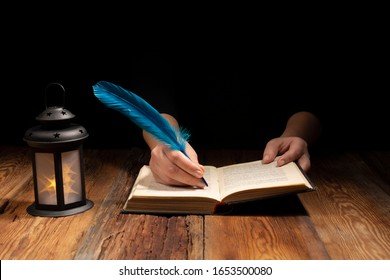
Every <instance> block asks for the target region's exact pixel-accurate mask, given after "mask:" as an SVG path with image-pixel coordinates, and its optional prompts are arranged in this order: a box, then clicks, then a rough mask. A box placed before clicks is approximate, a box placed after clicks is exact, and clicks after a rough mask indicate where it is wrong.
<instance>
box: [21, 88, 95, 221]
mask: <svg viewBox="0 0 390 280" xmlns="http://www.w3.org/2000/svg"><path fill="white" fill-rule="evenodd" d="M51 85H59V86H60V87H61V89H62V96H63V100H62V103H64V100H65V89H64V88H63V87H62V85H60V84H57V83H51V84H49V85H48V87H49V86H51ZM48 87H46V91H47V89H48ZM45 94H46V95H45V102H46V104H45V105H46V110H44V111H43V112H42V113H41V114H40V115H38V116H37V117H36V120H37V121H39V122H40V125H37V126H35V127H32V128H30V129H28V130H27V131H26V133H25V135H24V138H23V140H24V141H26V142H27V144H28V145H29V146H30V147H31V148H32V167H33V177H34V196H35V201H34V203H33V204H32V205H30V206H29V207H28V208H27V212H28V213H29V214H31V215H33V216H47V217H61V216H69V215H73V214H77V213H81V212H84V211H87V210H88V209H90V208H92V207H93V202H92V201H90V200H87V199H86V194H85V182H84V167H83V147H82V143H83V141H84V140H85V139H86V138H87V137H88V133H87V131H86V129H85V128H84V127H83V126H81V125H78V124H75V123H73V122H72V120H73V119H74V117H75V115H73V114H72V113H71V112H69V111H68V110H67V109H65V108H64V106H63V105H64V104H62V105H61V106H48V104H47V92H45Z"/></svg>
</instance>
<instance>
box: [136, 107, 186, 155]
mask: <svg viewBox="0 0 390 280" xmlns="http://www.w3.org/2000/svg"><path fill="white" fill-rule="evenodd" d="M161 115H162V116H163V117H164V118H165V119H167V121H168V122H169V123H170V124H171V125H172V126H173V127H177V128H178V127H179V123H178V122H177V120H176V119H175V118H174V117H173V116H171V115H169V114H164V113H162V114H161ZM142 136H143V138H144V140H145V142H146V144H147V145H148V146H149V148H150V149H151V150H152V149H153V148H154V147H155V146H156V145H157V144H158V143H159V141H158V140H157V139H156V138H154V137H153V136H152V135H151V134H149V133H148V132H146V131H145V130H143V131H142Z"/></svg>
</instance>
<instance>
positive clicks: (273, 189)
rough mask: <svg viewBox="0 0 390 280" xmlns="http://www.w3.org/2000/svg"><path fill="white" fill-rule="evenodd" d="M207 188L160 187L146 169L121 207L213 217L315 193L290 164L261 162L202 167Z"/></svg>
mask: <svg viewBox="0 0 390 280" xmlns="http://www.w3.org/2000/svg"><path fill="white" fill-rule="evenodd" d="M204 178H205V179H206V181H207V183H208V187H205V188H204V189H202V188H197V187H191V186H188V187H182V186H180V187H179V186H170V185H163V184H159V183H157V182H156V181H155V179H154V177H153V174H152V172H151V170H150V168H149V166H148V165H144V166H143V167H142V168H141V170H140V172H139V173H138V176H137V178H136V180H135V181H134V184H133V187H132V189H131V192H130V195H129V197H128V199H127V201H126V203H125V205H124V207H123V212H124V213H161V214H170V213H171V214H174V213H176V214H180V213H181V214H215V213H216V212H217V208H218V207H217V206H219V205H221V204H222V205H226V204H232V203H241V202H245V201H250V200H255V199H263V198H268V197H273V196H280V195H287V194H292V193H299V192H305V191H313V190H315V186H314V185H313V184H312V182H311V181H310V180H309V179H308V177H307V175H306V174H305V172H304V171H303V170H302V169H301V168H300V166H299V165H298V164H297V163H295V162H291V163H289V164H286V165H284V166H281V167H277V166H276V161H274V162H272V163H269V164H263V163H262V162H261V160H258V161H252V162H246V163H239V164H233V165H227V166H223V167H219V168H217V167H214V166H205V174H204Z"/></svg>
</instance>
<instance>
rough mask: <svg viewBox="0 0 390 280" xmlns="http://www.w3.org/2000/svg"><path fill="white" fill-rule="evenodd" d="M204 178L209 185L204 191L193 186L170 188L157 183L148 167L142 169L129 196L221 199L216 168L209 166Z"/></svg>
mask: <svg viewBox="0 0 390 280" xmlns="http://www.w3.org/2000/svg"><path fill="white" fill-rule="evenodd" d="M204 178H205V180H206V181H207V183H208V184H209V186H208V187H205V188H204V189H201V188H196V187H191V186H169V185H164V184H160V183H157V182H156V180H155V179H154V177H153V173H152V172H151V170H150V167H149V166H148V165H145V166H143V167H142V168H141V170H140V172H139V174H138V177H137V179H136V181H135V183H134V187H133V189H132V192H131V194H130V196H129V199H130V198H131V197H133V196H137V197H210V198H213V199H216V200H219V199H220V195H219V189H218V181H217V173H216V168H215V167H212V166H207V167H206V170H205V174H204Z"/></svg>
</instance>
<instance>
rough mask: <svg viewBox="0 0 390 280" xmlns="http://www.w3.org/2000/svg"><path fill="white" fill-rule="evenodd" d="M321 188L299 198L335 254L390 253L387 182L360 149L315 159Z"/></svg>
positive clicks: (375, 255)
mask: <svg viewBox="0 0 390 280" xmlns="http://www.w3.org/2000/svg"><path fill="white" fill-rule="evenodd" d="M309 176H310V177H311V178H312V180H313V182H314V183H315V184H316V185H317V187H318V189H317V191H316V192H314V193H306V194H301V195H300V199H301V201H302V203H303V205H304V207H305V208H306V210H307V212H308V213H309V215H310V217H311V220H312V221H313V223H314V225H315V228H316V230H317V232H318V234H319V236H320V237H321V239H322V240H323V242H324V244H325V247H326V249H327V251H328V252H329V255H330V256H331V258H332V259H389V258H390V196H389V195H388V194H387V193H386V192H385V191H384V190H385V189H388V186H386V185H387V184H388V183H387V182H385V181H383V180H382V179H381V177H380V176H379V175H378V174H377V173H375V172H374V171H373V169H371V168H370V167H369V166H367V164H366V162H364V160H363V159H362V158H361V157H360V156H359V155H358V154H357V153H347V152H345V153H340V154H331V155H327V156H322V157H321V158H314V159H313V167H312V169H311V171H310V173H309Z"/></svg>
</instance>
